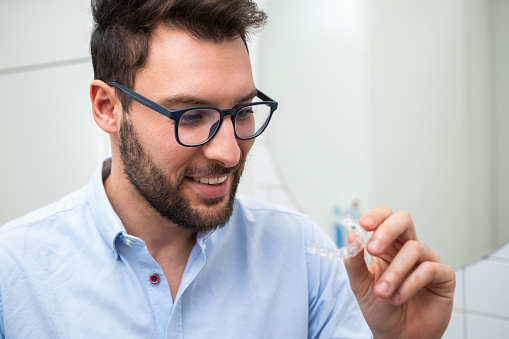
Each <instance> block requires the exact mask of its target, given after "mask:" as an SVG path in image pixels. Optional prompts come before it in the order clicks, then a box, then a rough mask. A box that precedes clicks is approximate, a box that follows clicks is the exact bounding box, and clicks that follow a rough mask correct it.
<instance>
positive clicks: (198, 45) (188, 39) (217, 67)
mask: <svg viewBox="0 0 509 339" xmlns="http://www.w3.org/2000/svg"><path fill="white" fill-rule="evenodd" d="M135 83H136V85H135V88H136V89H137V90H139V89H142V88H153V90H154V91H155V93H173V94H191V93H193V94H194V93H200V95H202V96H208V97H211V98H212V97H218V96H221V95H222V96H224V95H225V93H228V94H230V95H232V96H235V95H239V96H244V95H245V94H246V92H251V91H252V90H253V89H254V82H253V77H252V71H251V63H250V60H249V54H248V52H247V49H246V46H245V45H244V42H243V40H242V39H241V38H240V37H239V38H237V39H233V40H225V41H221V42H215V41H208V40H202V39H198V38H196V37H194V36H191V35H189V34H188V33H187V32H184V31H182V30H179V29H176V28H173V27H168V26H165V25H160V26H158V27H157V29H156V30H155V31H154V33H153V36H152V38H151V41H150V51H149V56H148V59H147V64H146V67H145V68H143V70H141V71H140V72H139V73H138V75H137V76H136V82H135Z"/></svg>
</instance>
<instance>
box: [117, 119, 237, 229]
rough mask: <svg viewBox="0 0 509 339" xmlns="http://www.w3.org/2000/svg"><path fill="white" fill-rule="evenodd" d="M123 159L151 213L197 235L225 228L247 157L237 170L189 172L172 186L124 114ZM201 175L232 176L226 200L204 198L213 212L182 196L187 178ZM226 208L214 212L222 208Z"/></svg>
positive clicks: (193, 169) (208, 168)
mask: <svg viewBox="0 0 509 339" xmlns="http://www.w3.org/2000/svg"><path fill="white" fill-rule="evenodd" d="M119 149H120V158H121V160H122V162H123V165H124V173H125V175H126V176H127V178H128V179H129V181H130V182H131V184H132V185H133V186H134V187H135V189H136V190H137V191H138V193H139V194H140V195H141V196H142V197H143V198H144V199H145V200H146V201H147V202H148V204H149V205H150V206H151V208H152V209H154V210H155V211H156V212H157V213H159V214H160V215H161V216H163V217H164V218H165V219H167V220H169V221H171V222H172V223H174V224H176V225H178V226H180V227H182V228H185V229H189V230H192V231H194V232H200V231H209V230H212V229H215V228H218V227H221V226H224V225H225V224H226V223H227V222H228V220H229V219H230V217H231V215H232V213H233V206H234V202H235V194H236V192H237V187H238V184H239V182H240V178H241V176H242V171H243V169H244V156H243V155H242V154H241V158H240V160H239V162H238V164H237V165H236V166H234V167H231V168H228V167H224V166H221V165H218V164H211V165H208V166H200V167H199V166H194V167H188V168H186V169H185V170H184V171H183V173H181V174H180V175H179V176H178V178H177V180H176V182H172V181H171V180H170V179H169V178H168V177H167V176H166V175H165V174H164V171H163V170H161V168H159V167H158V166H157V165H156V163H155V162H154V160H153V159H152V158H151V157H150V155H148V154H147V152H146V151H145V149H144V148H143V146H142V144H141V142H140V139H139V137H138V135H137V134H136V132H135V131H134V128H133V124H132V122H131V120H130V119H129V116H128V114H126V113H124V117H123V119H122V122H121V125H120V130H119ZM193 174H194V175H196V174H201V175H209V176H225V175H230V176H231V186H230V192H229V194H228V195H227V196H226V197H219V198H202V202H203V203H204V204H205V205H206V206H209V207H211V208H201V209H200V208H195V207H192V206H191V202H190V201H189V199H188V198H187V197H186V196H185V195H184V194H183V192H182V185H183V183H184V180H185V178H186V177H190V176H192V175H193ZM225 199H227V202H226V204H225V205H224V206H222V207H218V208H213V207H215V206H214V205H219V204H221V203H222V202H223V201H224V200H225Z"/></svg>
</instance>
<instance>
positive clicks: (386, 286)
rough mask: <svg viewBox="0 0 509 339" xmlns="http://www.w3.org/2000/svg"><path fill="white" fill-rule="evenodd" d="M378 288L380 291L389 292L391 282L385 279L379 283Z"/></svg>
mask: <svg viewBox="0 0 509 339" xmlns="http://www.w3.org/2000/svg"><path fill="white" fill-rule="evenodd" d="M377 290H378V292H379V293H382V294H386V293H387V292H389V284H387V283H386V282H385V281H382V282H380V283H379V284H378V286H377Z"/></svg>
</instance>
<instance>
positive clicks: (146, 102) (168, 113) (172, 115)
mask: <svg viewBox="0 0 509 339" xmlns="http://www.w3.org/2000/svg"><path fill="white" fill-rule="evenodd" d="M108 85H109V86H115V87H117V88H118V89H120V90H121V91H122V92H124V94H125V95H127V96H128V97H129V98H131V99H133V100H134V101H136V102H138V103H140V104H142V105H143V106H145V107H148V108H150V109H152V110H154V111H156V112H157V113H160V114H162V115H164V116H165V117H167V118H169V119H172V120H173V121H175V139H176V140H177V142H178V143H179V144H180V145H182V146H185V147H198V146H201V145H204V144H206V143H207V142H209V141H210V140H211V139H212V138H213V137H214V136H215V135H216V133H217V131H219V128H220V127H221V125H222V124H223V119H224V117H225V116H228V115H231V117H232V123H233V130H234V133H235V138H237V139H239V140H251V139H254V138H256V137H258V136H260V134H262V133H263V132H264V131H265V129H266V128H267V125H268V124H269V122H270V119H271V118H272V113H274V111H275V110H276V109H277V106H278V103H277V101H275V100H274V99H272V98H270V97H269V96H268V95H266V94H264V93H263V92H262V91H260V90H258V89H256V93H257V94H256V96H257V97H258V98H260V99H261V100H262V101H258V102H251V103H248V104H244V105H241V106H239V107H236V108H231V109H219V108H217V107H213V106H195V107H186V108H182V109H176V110H171V109H168V108H166V107H164V106H161V105H159V104H157V103H155V102H154V101H152V100H150V99H148V98H145V97H144V96H143V95H141V94H138V93H136V92H135V91H133V90H131V89H129V88H127V87H125V86H124V85H122V84H119V83H118V82H115V81H112V82H109V83H108ZM254 105H267V106H269V107H270V114H269V116H268V118H267V121H265V123H264V125H263V126H262V127H261V128H260V129H259V131H258V132H257V133H256V134H254V135H253V136H251V137H249V138H241V137H239V136H238V135H237V130H236V128H235V118H236V117H237V113H238V112H240V111H241V110H242V109H243V108H245V107H248V106H254ZM194 109H213V110H216V111H218V112H219V124H218V126H217V127H216V129H215V131H214V132H213V133H211V134H210V135H209V137H208V138H207V140H205V141H204V142H202V143H199V144H196V145H186V144H184V143H182V142H181V141H180V139H179V136H178V127H179V121H180V118H181V117H182V116H183V115H184V114H185V113H186V112H188V111H191V110H194Z"/></svg>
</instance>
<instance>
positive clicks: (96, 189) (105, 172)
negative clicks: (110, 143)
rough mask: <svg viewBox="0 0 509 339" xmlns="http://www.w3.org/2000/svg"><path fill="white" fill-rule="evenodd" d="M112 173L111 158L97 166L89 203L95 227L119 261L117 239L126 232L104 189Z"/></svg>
mask: <svg viewBox="0 0 509 339" xmlns="http://www.w3.org/2000/svg"><path fill="white" fill-rule="evenodd" d="M110 171H111V158H107V159H105V160H104V161H103V162H101V163H100V164H99V166H97V168H96V170H95V172H94V174H93V175H92V178H91V179H90V182H89V183H88V191H87V195H88V202H89V205H90V211H91V214H92V218H93V219H94V222H95V225H96V227H97V229H98V231H99V233H100V234H101V236H102V237H103V239H104V240H105V241H106V243H107V244H108V246H109V247H110V248H111V251H112V252H113V254H114V256H115V258H117V259H118V252H117V247H116V244H115V242H116V239H117V237H118V236H119V235H120V234H122V233H125V232H126V230H125V228H124V226H123V225H122V221H121V220H120V218H119V217H118V215H117V214H116V213H115V211H114V210H113V207H112V206H111V204H110V201H109V199H108V196H107V195H106V190H105V189H104V180H105V179H106V178H107V177H108V176H109V175H110Z"/></svg>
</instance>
